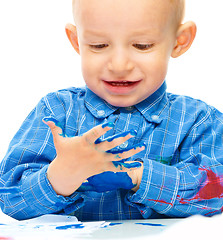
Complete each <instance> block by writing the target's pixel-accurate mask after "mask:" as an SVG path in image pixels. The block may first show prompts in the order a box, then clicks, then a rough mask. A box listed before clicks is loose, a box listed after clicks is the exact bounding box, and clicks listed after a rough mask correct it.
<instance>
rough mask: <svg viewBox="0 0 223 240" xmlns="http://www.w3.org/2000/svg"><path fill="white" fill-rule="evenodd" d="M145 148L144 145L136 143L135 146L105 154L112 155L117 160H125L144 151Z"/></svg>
mask: <svg viewBox="0 0 223 240" xmlns="http://www.w3.org/2000/svg"><path fill="white" fill-rule="evenodd" d="M145 148H146V145H145V143H138V144H135V145H133V146H131V147H128V148H125V149H118V150H113V149H111V150H108V151H106V152H107V153H112V154H114V156H115V158H116V159H118V158H120V159H125V158H129V157H132V156H133V155H135V154H136V153H139V152H141V151H143V150H145ZM120 159H119V160H120Z"/></svg>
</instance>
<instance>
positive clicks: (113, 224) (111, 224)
mask: <svg viewBox="0 0 223 240" xmlns="http://www.w3.org/2000/svg"><path fill="white" fill-rule="evenodd" d="M120 224H123V223H109V226H115V225H120Z"/></svg>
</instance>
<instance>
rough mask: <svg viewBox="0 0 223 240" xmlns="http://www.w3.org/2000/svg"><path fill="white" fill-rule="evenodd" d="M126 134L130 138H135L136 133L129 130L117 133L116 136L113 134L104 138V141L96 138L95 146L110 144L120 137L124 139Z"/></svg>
mask: <svg viewBox="0 0 223 240" xmlns="http://www.w3.org/2000/svg"><path fill="white" fill-rule="evenodd" d="M128 134H131V135H132V136H136V131H135V130H129V131H126V132H122V133H118V134H115V135H113V136H110V137H108V138H105V139H103V140H102V139H100V138H98V139H97V140H96V141H95V144H99V143H101V142H105V141H107V142H112V141H113V140H114V139H117V138H120V137H126V136H127V135H128Z"/></svg>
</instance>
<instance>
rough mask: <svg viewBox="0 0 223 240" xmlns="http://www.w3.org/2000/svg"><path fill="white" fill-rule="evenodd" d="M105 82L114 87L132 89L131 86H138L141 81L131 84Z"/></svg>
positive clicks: (128, 82)
mask: <svg viewBox="0 0 223 240" xmlns="http://www.w3.org/2000/svg"><path fill="white" fill-rule="evenodd" d="M105 82H106V83H107V84H109V85H111V86H113V87H130V86H133V85H135V84H137V83H138V82H139V81H135V82H130V81H114V82H112V81H111V82H107V81H105Z"/></svg>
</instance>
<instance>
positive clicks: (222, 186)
mask: <svg viewBox="0 0 223 240" xmlns="http://www.w3.org/2000/svg"><path fill="white" fill-rule="evenodd" d="M222 136H223V115H222V113H220V112H218V111H217V110H216V109H212V108H211V110H210V111H208V112H207V114H206V116H205V117H203V118H202V119H199V122H195V124H194V125H193V127H192V128H191V129H190V131H189V132H188V133H187V136H186V137H185V139H184V140H183V141H182V143H181V145H180V146H179V154H180V161H179V162H178V163H175V164H173V165H171V166H169V165H165V164H162V163H160V162H156V161H154V160H149V159H145V160H144V172H143V177H142V181H141V185H140V188H139V190H138V191H137V192H136V193H133V192H130V193H129V194H128V196H127V201H128V202H129V204H131V205H134V206H135V207H137V208H138V209H139V211H140V212H141V214H142V216H143V217H144V218H148V217H149V216H150V215H151V210H152V211H155V212H157V213H159V214H164V215H166V216H170V217H187V216H191V215H195V214H201V215H204V216H212V215H214V214H219V213H221V212H222V211H223V144H222V141H223V139H222Z"/></svg>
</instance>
